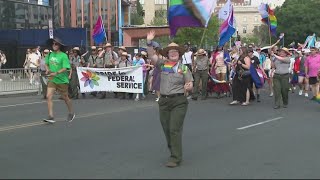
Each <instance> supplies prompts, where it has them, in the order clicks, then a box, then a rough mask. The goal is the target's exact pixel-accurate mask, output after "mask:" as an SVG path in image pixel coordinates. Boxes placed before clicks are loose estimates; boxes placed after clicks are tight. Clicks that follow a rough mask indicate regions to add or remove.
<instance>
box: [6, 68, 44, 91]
mask: <svg viewBox="0 0 320 180" xmlns="http://www.w3.org/2000/svg"><path fill="white" fill-rule="evenodd" d="M41 91H42V88H41V72H40V69H37V68H35V69H33V68H29V69H25V68H15V69H0V95H5V94H18V93H25V92H37V93H38V94H41Z"/></svg>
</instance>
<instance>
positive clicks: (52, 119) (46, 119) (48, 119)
mask: <svg viewBox="0 0 320 180" xmlns="http://www.w3.org/2000/svg"><path fill="white" fill-rule="evenodd" d="M43 122H47V123H51V124H53V123H55V122H56V121H55V120H54V118H53V117H50V116H49V117H48V118H45V119H43Z"/></svg>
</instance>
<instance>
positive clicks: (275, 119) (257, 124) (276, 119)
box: [237, 117, 283, 130]
mask: <svg viewBox="0 0 320 180" xmlns="http://www.w3.org/2000/svg"><path fill="white" fill-rule="evenodd" d="M280 119H283V117H277V118H274V119H270V120H267V121H263V122H259V123H256V124H251V125H249V126H244V127H240V128H237V130H244V129H248V128H251V127H255V126H259V125H262V124H266V123H269V122H272V121H278V120H280Z"/></svg>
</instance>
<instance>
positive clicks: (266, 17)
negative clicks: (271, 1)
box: [259, 3, 278, 36]
mask: <svg viewBox="0 0 320 180" xmlns="http://www.w3.org/2000/svg"><path fill="white" fill-rule="evenodd" d="M259 13H260V15H261V17H262V20H261V21H262V22H264V23H265V24H266V25H268V26H269V28H270V32H271V34H272V35H274V36H277V26H278V21H277V18H276V16H275V15H274V11H273V10H271V9H270V7H269V5H268V4H264V3H261V5H260V6H259Z"/></svg>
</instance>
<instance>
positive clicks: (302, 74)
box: [298, 72, 306, 77]
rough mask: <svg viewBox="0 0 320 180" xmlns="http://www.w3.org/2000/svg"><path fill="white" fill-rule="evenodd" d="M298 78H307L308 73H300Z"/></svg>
mask: <svg viewBox="0 0 320 180" xmlns="http://www.w3.org/2000/svg"><path fill="white" fill-rule="evenodd" d="M298 76H301V77H306V73H304V72H300V73H299V74H298Z"/></svg>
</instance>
